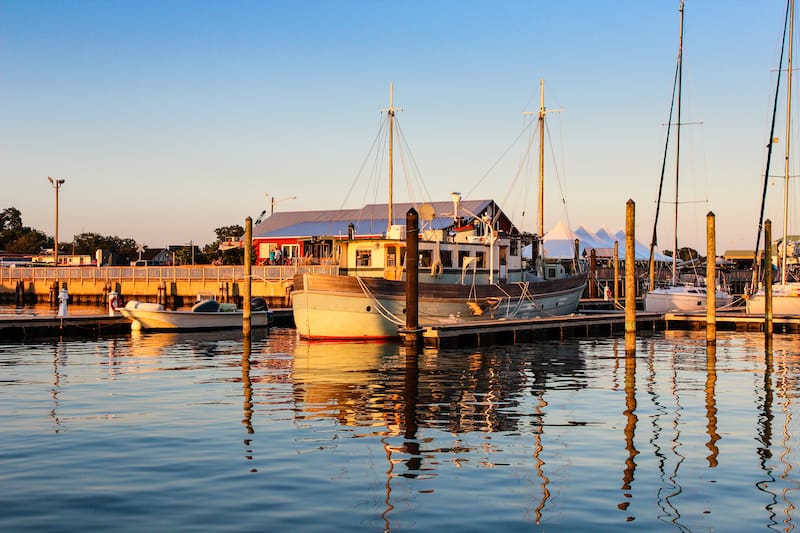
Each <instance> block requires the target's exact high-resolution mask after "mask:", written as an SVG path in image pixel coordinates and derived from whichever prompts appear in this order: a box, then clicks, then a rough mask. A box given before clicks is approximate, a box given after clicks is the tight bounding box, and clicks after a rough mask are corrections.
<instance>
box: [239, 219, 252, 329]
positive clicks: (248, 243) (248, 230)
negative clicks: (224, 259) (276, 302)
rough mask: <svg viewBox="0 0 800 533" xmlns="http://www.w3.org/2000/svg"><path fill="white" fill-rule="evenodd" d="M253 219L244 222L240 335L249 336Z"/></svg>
mask: <svg viewBox="0 0 800 533" xmlns="http://www.w3.org/2000/svg"><path fill="white" fill-rule="evenodd" d="M252 253H253V219H252V218H250V217H247V218H246V219H245V221H244V298H243V301H242V334H243V335H244V336H246V337H247V336H249V335H250V326H251V323H250V294H251V291H250V285H251V284H252V282H253V265H252V260H251V257H252Z"/></svg>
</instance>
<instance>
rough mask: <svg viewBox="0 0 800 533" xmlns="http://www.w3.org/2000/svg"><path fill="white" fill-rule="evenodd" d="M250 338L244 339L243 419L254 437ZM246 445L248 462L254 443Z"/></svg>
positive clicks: (251, 458) (249, 442)
mask: <svg viewBox="0 0 800 533" xmlns="http://www.w3.org/2000/svg"><path fill="white" fill-rule="evenodd" d="M250 342H251V341H250V337H244V339H243V340H242V389H243V391H244V392H243V396H244V404H243V406H242V410H243V411H244V417H243V418H242V424H244V427H245V428H246V429H247V434H248V435H252V434H253V433H254V430H253V384H252V382H251V381H250V349H251V344H250ZM242 442H244V445H245V446H246V449H245V452H246V455H245V459H247V460H248V461H252V460H253V455H252V454H253V450H252V449H250V444H251V443H252V440H251V439H244V441H242ZM256 471H257V470H256V469H255V468H253V469H252V470H251V472H256Z"/></svg>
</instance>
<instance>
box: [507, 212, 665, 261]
mask: <svg viewBox="0 0 800 533" xmlns="http://www.w3.org/2000/svg"><path fill="white" fill-rule="evenodd" d="M575 239H578V253H579V254H580V255H581V257H588V256H589V254H590V253H591V250H595V253H597V252H601V257H609V256H610V255H611V251H612V250H613V249H614V241H617V242H619V250H618V253H619V258H620V259H621V260H624V259H625V232H624V231H623V230H619V231H618V232H617V233H615V234H613V235H612V234H611V233H610V232H609V231H608V230H607V229H605V228H600V229H599V230H597V232H592V231H590V230H589V229H587V228H586V227H585V226H583V225H581V226H578V228H577V229H576V230H574V231H572V230H570V229H569V228H568V227H567V225H566V224H564V223H563V222H561V221H559V222H558V223H557V224H556V225H555V226H554V227H553V228H552V229H551V230H550V231H548V232H547V233H545V236H544V254H545V257H549V258H553V259H572V258H573V257H574V256H575ZM634 250H635V253H636V260H637V261H649V260H650V248H649V247H648V246H647V245H645V244H643V243H641V242H639V241H635V244H634ZM522 255H523V257H531V245H528V246H526V247H525V248H523V249H522ZM655 260H656V261H671V260H672V259H671V258H670V257H667V256H665V255H663V254H660V253H656V254H655Z"/></svg>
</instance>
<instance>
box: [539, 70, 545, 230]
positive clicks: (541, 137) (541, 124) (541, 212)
mask: <svg viewBox="0 0 800 533" xmlns="http://www.w3.org/2000/svg"><path fill="white" fill-rule="evenodd" d="M545 114H546V110H545V108H544V78H542V79H541V80H539V240H540V241H541V239H543V238H544V116H545Z"/></svg>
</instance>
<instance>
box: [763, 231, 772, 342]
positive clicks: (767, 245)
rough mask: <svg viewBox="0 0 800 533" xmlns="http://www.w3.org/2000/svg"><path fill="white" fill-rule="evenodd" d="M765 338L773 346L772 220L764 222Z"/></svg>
mask: <svg viewBox="0 0 800 533" xmlns="http://www.w3.org/2000/svg"><path fill="white" fill-rule="evenodd" d="M764 336H765V340H766V342H767V344H772V220H769V219H767V220H765V221H764Z"/></svg>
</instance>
